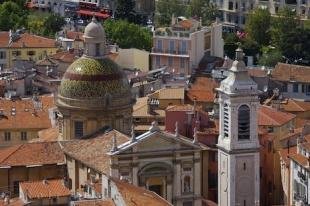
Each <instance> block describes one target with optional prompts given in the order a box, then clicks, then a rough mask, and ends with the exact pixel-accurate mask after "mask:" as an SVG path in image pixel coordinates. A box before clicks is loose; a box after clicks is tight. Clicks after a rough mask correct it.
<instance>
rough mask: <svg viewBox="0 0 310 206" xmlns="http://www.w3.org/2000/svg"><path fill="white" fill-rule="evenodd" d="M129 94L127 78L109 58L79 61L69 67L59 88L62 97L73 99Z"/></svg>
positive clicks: (81, 59)
mask: <svg viewBox="0 0 310 206" xmlns="http://www.w3.org/2000/svg"><path fill="white" fill-rule="evenodd" d="M129 92H130V87H129V84H128V81H127V79H126V77H125V76H124V75H123V73H122V71H121V70H120V68H119V67H118V65H117V64H116V63H114V62H113V61H112V60H110V59H109V58H107V57H105V58H102V59H94V58H89V57H86V56H83V57H81V58H79V59H77V60H76V61H74V62H73V63H72V64H71V65H70V66H69V67H68V69H67V71H66V72H65V74H64V76H63V79H62V81H61V84H60V88H59V94H60V95H61V96H62V97H65V98H71V99H85V98H104V97H106V95H112V96H113V95H116V94H122V93H129Z"/></svg>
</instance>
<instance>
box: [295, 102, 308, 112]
mask: <svg viewBox="0 0 310 206" xmlns="http://www.w3.org/2000/svg"><path fill="white" fill-rule="evenodd" d="M293 102H294V104H295V105H297V106H298V107H299V108H300V109H301V110H302V111H303V112H305V111H306V110H305V109H304V108H303V107H302V106H300V105H299V104H298V103H297V101H295V100H293Z"/></svg>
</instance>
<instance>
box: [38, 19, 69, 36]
mask: <svg viewBox="0 0 310 206" xmlns="http://www.w3.org/2000/svg"><path fill="white" fill-rule="evenodd" d="M65 24H66V21H65V19H64V18H63V17H61V16H59V15H58V14H51V15H49V16H48V17H47V18H46V19H45V20H44V31H43V34H44V35H45V36H51V37H52V36H54V35H55V33H56V32H58V31H60V30H61V28H62V27H63V26H64V25H65Z"/></svg>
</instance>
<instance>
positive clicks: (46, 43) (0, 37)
mask: <svg viewBox="0 0 310 206" xmlns="http://www.w3.org/2000/svg"><path fill="white" fill-rule="evenodd" d="M9 40H10V38H9V32H5V31H4V32H0V48H3V47H4V48H5V47H8V46H9ZM9 47H10V48H24V47H27V48H56V47H57V46H56V40H54V39H49V38H45V37H42V36H37V35H33V34H28V33H24V34H21V35H20V38H19V39H17V40H16V41H14V42H13V43H11V45H10V46H9Z"/></svg>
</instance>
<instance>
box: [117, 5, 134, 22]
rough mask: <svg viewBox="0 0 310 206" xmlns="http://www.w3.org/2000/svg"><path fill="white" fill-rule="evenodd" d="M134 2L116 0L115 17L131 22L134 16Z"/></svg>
mask: <svg viewBox="0 0 310 206" xmlns="http://www.w3.org/2000/svg"><path fill="white" fill-rule="evenodd" d="M134 8H135V2H134V1H133V0H117V6H116V11H115V17H116V18H117V19H124V20H125V19H126V20H127V21H130V22H132V20H133V17H134V16H135V11H134Z"/></svg>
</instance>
